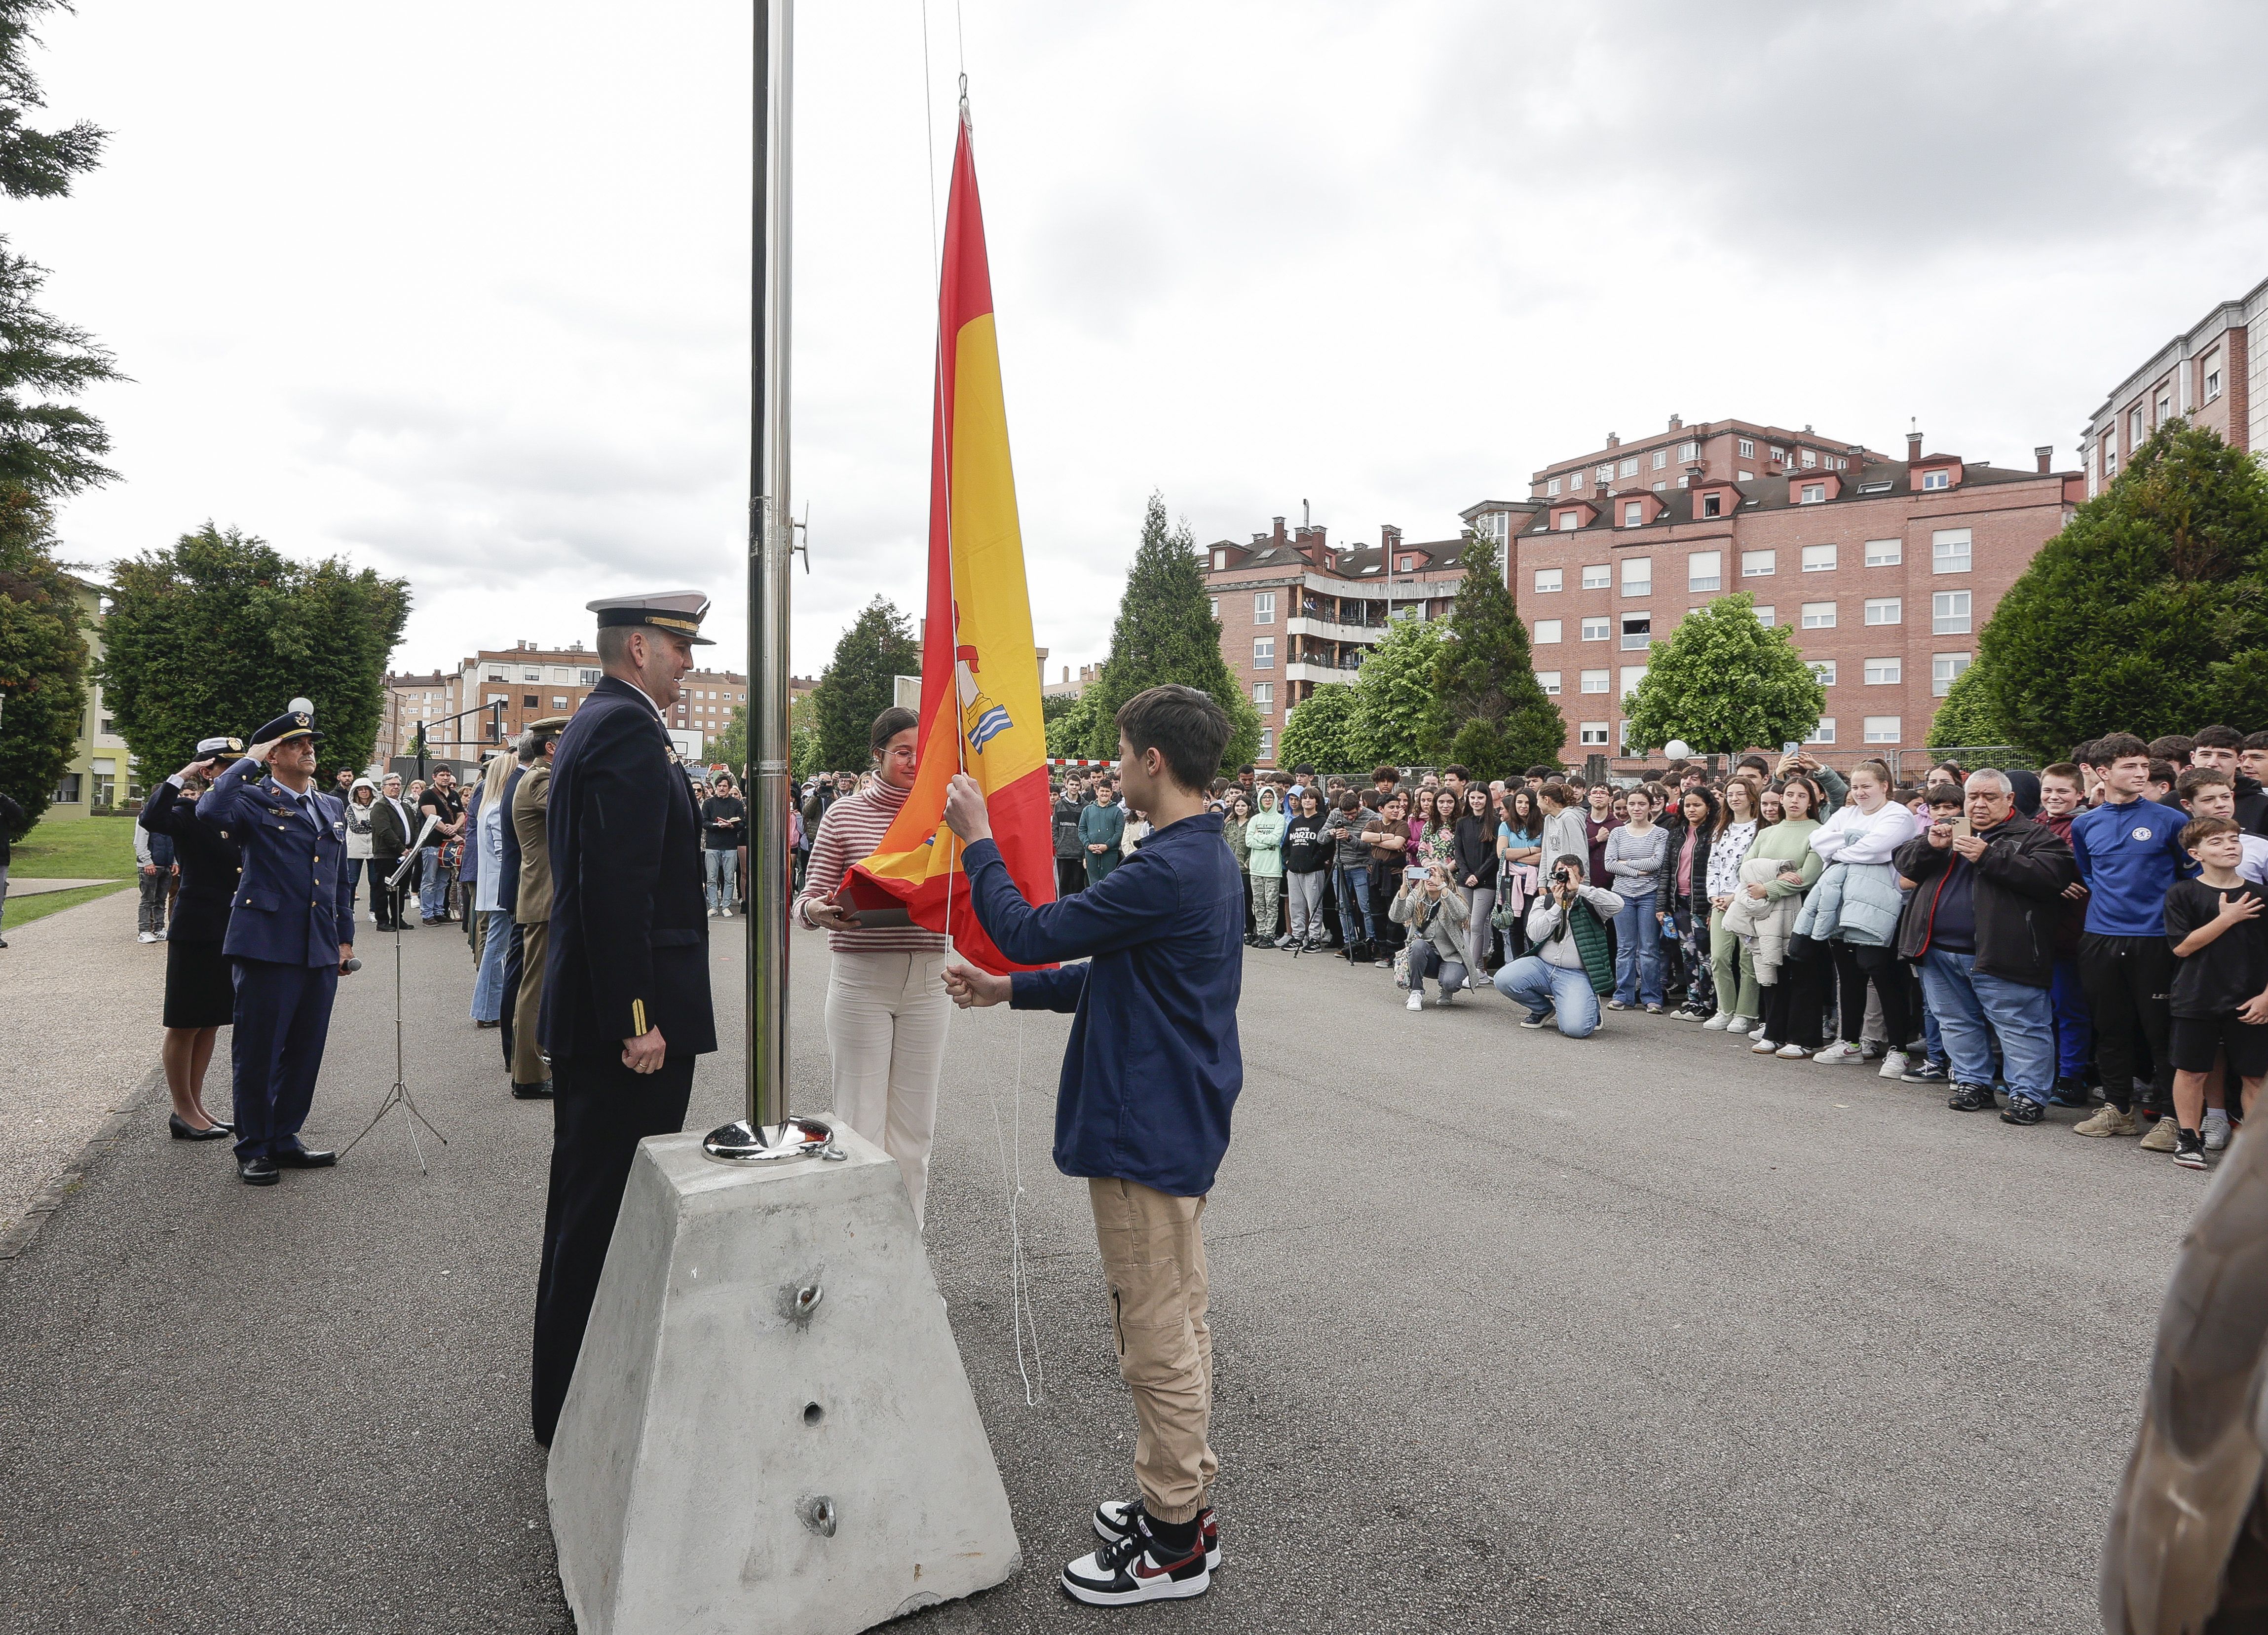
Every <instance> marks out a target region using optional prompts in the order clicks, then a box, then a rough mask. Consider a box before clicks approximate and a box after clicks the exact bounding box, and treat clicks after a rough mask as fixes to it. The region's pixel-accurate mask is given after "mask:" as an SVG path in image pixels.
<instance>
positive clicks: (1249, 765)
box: [1236, 761, 1258, 777]
mask: <svg viewBox="0 0 2268 1635" xmlns="http://www.w3.org/2000/svg"><path fill="white" fill-rule="evenodd" d="M1256 770H1258V769H1257V768H1256V767H1255V766H1254V765H1253V764H1252V762H1249V761H1248V762H1245V763H1244V764H1243V765H1242V766H1241V767H1239V768H1237V769H1236V775H1237V777H1243V776H1244V775H1245V774H1246V773H1247V772H1252V771H1256Z"/></svg>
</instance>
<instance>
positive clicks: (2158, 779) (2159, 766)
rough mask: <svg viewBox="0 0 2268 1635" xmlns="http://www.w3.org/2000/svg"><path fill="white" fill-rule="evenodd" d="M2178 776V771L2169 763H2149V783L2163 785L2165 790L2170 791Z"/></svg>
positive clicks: (2179, 774) (2179, 771)
mask: <svg viewBox="0 0 2268 1635" xmlns="http://www.w3.org/2000/svg"><path fill="white" fill-rule="evenodd" d="M2180 776H2181V770H2180V769H2179V768H2177V767H2176V766H2175V765H2174V763H2173V762H2170V761H2153V762H2150V781H2151V782H2152V783H2154V784H2164V785H2165V786H2166V787H2167V788H2169V789H2171V788H2172V787H2173V786H2174V780H2175V779H2176V778H2177V777H2180Z"/></svg>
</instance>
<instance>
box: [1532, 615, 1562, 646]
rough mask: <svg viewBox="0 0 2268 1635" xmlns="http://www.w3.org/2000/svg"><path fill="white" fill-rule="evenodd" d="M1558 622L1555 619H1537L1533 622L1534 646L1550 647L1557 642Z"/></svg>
mask: <svg viewBox="0 0 2268 1635" xmlns="http://www.w3.org/2000/svg"><path fill="white" fill-rule="evenodd" d="M1559 629H1560V624H1559V621H1558V620H1557V619H1538V620H1537V621H1536V622H1535V645H1536V646H1538V647H1549V646H1550V645H1551V644H1553V643H1554V642H1557V640H1559Z"/></svg>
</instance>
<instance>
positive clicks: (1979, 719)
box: [1929, 665, 2008, 749]
mask: <svg viewBox="0 0 2268 1635" xmlns="http://www.w3.org/2000/svg"><path fill="white" fill-rule="evenodd" d="M2007 733H2008V729H2007V726H2005V725H2002V723H2001V721H2000V718H1999V714H1998V712H1997V711H1995V709H1994V707H1993V703H1992V694H1991V693H1990V692H1988V691H1987V690H1986V684H1985V672H1984V670H1983V669H1982V668H1980V667H1977V666H1976V665H1971V666H1970V667H1969V668H1967V669H1966V670H1963V671H1962V673H1961V674H1959V675H1957V676H1955V678H1954V681H1953V685H1952V687H1951V688H1950V689H1948V691H1947V692H1946V695H1945V701H1944V702H1943V703H1940V704H1939V705H1938V707H1937V716H1936V718H1935V719H1933V720H1932V721H1931V722H1930V724H1929V747H1930V748H1932V749H1957V748H1968V747H1970V746H1971V745H1978V744H2005V743H2007V741H2008V736H2007Z"/></svg>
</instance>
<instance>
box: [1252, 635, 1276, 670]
mask: <svg viewBox="0 0 2268 1635" xmlns="http://www.w3.org/2000/svg"><path fill="white" fill-rule="evenodd" d="M1252 667H1253V668H1254V669H1256V670H1272V669H1274V668H1275V667H1276V638H1275V637H1272V636H1263V637H1259V638H1258V639H1257V640H1256V641H1255V642H1254V643H1253V644H1252Z"/></svg>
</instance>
